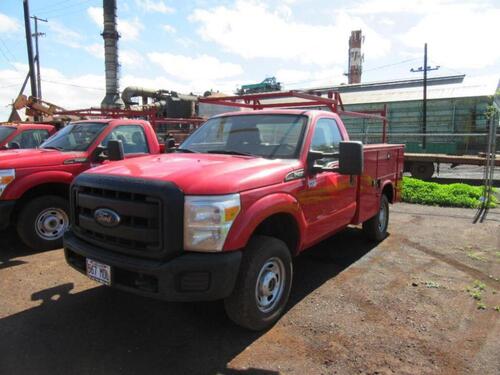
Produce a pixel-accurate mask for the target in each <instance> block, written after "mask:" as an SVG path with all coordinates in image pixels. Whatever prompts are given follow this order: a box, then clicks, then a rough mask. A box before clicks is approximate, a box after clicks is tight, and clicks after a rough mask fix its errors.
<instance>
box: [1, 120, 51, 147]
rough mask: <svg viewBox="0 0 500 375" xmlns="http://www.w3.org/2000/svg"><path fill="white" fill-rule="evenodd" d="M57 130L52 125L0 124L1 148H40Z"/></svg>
mask: <svg viewBox="0 0 500 375" xmlns="http://www.w3.org/2000/svg"><path fill="white" fill-rule="evenodd" d="M55 132H56V128H55V127H54V126H52V125H43V124H8V125H2V126H0V150H9V149H11V150H12V149H26V148H38V147H39V146H40V145H41V144H42V143H43V142H44V141H45V140H47V138H49V137H50V136H51V135H52V134H54V133H55Z"/></svg>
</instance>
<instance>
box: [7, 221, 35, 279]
mask: <svg viewBox="0 0 500 375" xmlns="http://www.w3.org/2000/svg"><path fill="white" fill-rule="evenodd" d="M39 252H40V251H39V250H38V251H37V250H32V249H30V248H29V247H27V246H26V245H24V244H23V243H22V241H21V239H20V238H19V236H18V235H17V233H16V231H15V229H11V228H8V229H7V230H4V231H1V232H0V270H1V269H4V268H8V267H13V266H18V265H20V264H24V263H26V262H24V261H21V260H19V259H14V258H18V257H23V256H27V255H31V254H36V253H39Z"/></svg>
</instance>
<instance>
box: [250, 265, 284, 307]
mask: <svg viewBox="0 0 500 375" xmlns="http://www.w3.org/2000/svg"><path fill="white" fill-rule="evenodd" d="M285 281H286V273H285V265H284V263H283V261H282V260H281V259H279V258H271V259H269V260H267V261H266V263H265V264H264V266H262V268H261V270H260V272H259V276H258V277H257V285H256V286H255V299H256V302H257V307H258V309H259V310H260V311H261V312H263V313H267V312H269V311H271V310H273V309H274V308H275V307H276V305H277V304H278V303H279V301H280V300H281V296H282V295H283V290H284V289H285Z"/></svg>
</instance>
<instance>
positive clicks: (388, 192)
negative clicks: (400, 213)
mask: <svg viewBox="0 0 500 375" xmlns="http://www.w3.org/2000/svg"><path fill="white" fill-rule="evenodd" d="M382 194H383V195H385V196H386V197H387V199H388V200H389V203H393V199H394V188H393V187H392V184H387V185H385V186H384V189H383V190H382Z"/></svg>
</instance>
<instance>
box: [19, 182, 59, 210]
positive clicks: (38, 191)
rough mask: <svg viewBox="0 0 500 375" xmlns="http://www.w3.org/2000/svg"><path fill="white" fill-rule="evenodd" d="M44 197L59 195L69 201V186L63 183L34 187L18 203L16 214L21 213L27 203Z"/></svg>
mask: <svg viewBox="0 0 500 375" xmlns="http://www.w3.org/2000/svg"><path fill="white" fill-rule="evenodd" d="M42 195H57V196H60V197H62V198H64V199H69V185H68V184H62V183H49V184H42V185H37V186H35V187H32V188H31V189H29V190H28V191H26V192H25V193H24V194H23V196H22V197H21V199H19V200H18V201H17V204H16V212H19V211H20V209H21V208H22V207H23V206H24V205H25V204H26V202H28V201H30V200H31V199H33V198H36V197H40V196H42Z"/></svg>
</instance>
